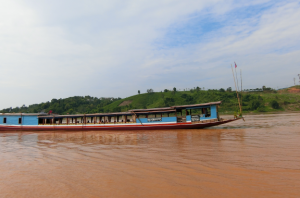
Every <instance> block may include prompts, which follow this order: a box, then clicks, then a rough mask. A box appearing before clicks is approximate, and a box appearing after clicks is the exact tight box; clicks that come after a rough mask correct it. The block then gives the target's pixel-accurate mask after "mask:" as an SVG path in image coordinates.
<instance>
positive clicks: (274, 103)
mask: <svg viewBox="0 0 300 198" xmlns="http://www.w3.org/2000/svg"><path fill="white" fill-rule="evenodd" d="M270 105H271V107H272V108H273V109H279V104H278V102H277V101H276V100H272V101H271V102H270Z"/></svg>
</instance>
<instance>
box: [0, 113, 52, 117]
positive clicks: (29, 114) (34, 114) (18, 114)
mask: <svg viewBox="0 0 300 198" xmlns="http://www.w3.org/2000/svg"><path fill="white" fill-rule="evenodd" d="M0 115H4V116H5V115H8V116H21V115H22V116H40V115H47V114H46V113H0Z"/></svg>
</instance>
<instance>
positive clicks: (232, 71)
mask: <svg viewBox="0 0 300 198" xmlns="http://www.w3.org/2000/svg"><path fill="white" fill-rule="evenodd" d="M231 70H232V76H233V80H234V86H235V91H236V96H237V98H238V102H239V107H240V111H242V108H241V103H240V98H239V94H238V91H237V88H236V82H235V77H234V72H233V68H232V64H231Z"/></svg>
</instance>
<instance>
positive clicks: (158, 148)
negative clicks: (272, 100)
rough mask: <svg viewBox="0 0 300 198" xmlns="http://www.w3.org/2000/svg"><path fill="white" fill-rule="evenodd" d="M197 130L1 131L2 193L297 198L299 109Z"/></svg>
mask: <svg viewBox="0 0 300 198" xmlns="http://www.w3.org/2000/svg"><path fill="white" fill-rule="evenodd" d="M245 117H246V122H243V121H242V120H239V121H236V122H232V123H228V124H226V125H223V126H219V127H213V128H208V129H199V130H166V131H127V132H125V131H122V132H115V131H113V132H111V131H100V132H97V131H90V132H58V131H55V132H39V133H38V132H32V133H31V132H23V133H22V132H6V133H0V151H1V153H0V197H1V198H6V197H8V198H11V197H17V198H19V197H20V198H22V197H24V198H25V197H26V198H28V197H30V198H35V197H36V198H41V197H56V198H57V197H59V198H60V197H62V198H66V197H67V198H68V197H70V198H76V197H85V198H91V197H206V198H207V197H230V198H231V197H239V198H240V197H251V198H252V197H280V198H282V197H300V113H289V114H269V115H247V116H245Z"/></svg>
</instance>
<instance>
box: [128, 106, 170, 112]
mask: <svg viewBox="0 0 300 198" xmlns="http://www.w3.org/2000/svg"><path fill="white" fill-rule="evenodd" d="M168 110H171V111H173V110H174V109H173V108H171V107H162V108H152V109H131V110H128V111H129V112H144V111H148V112H154V111H159V112H160V111H168Z"/></svg>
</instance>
